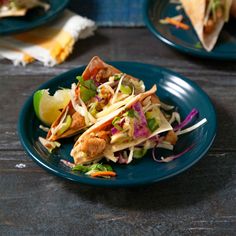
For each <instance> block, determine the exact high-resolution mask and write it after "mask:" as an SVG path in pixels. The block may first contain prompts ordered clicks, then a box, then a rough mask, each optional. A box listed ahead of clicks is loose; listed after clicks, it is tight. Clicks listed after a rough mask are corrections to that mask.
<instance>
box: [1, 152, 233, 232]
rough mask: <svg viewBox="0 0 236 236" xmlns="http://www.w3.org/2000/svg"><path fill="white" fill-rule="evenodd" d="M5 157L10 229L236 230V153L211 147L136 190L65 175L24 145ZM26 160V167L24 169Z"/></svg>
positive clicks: (4, 198)
mask: <svg viewBox="0 0 236 236" xmlns="http://www.w3.org/2000/svg"><path fill="white" fill-rule="evenodd" d="M6 154H7V155H6ZM0 161H1V169H0V171H1V187H2V189H4V191H3V192H1V196H0V200H1V204H2V206H1V210H2V212H3V215H2V217H3V218H2V219H1V226H0V227H1V230H2V231H1V232H2V233H3V235H5V234H7V233H9V234H11V233H14V232H15V230H18V231H19V232H20V233H21V234H27V235H32V234H33V235H34V234H36V235H37V234H40V233H43V232H44V234H54V233H55V234H59V235H64V234H67V233H68V230H69V232H70V234H76V233H78V232H81V233H85V235H92V234H95V235H97V234H98V232H97V230H98V229H99V234H98V235H120V234H122V235H123V234H124V235H144V234H145V235H153V234H154V235H156V234H157V235H159V234H160V233H161V235H166V234H168V235H189V234H194V235H195V234H196V235H212V232H214V235H220V234H222V233H224V234H226V235H233V232H234V230H235V225H236V216H235V212H236V206H235V197H234V196H233V195H232V193H233V192H234V190H235V174H236V172H235V170H236V153H235V152H234V153H224V152H215V153H210V154H209V155H208V156H207V157H206V158H204V159H202V160H201V161H200V162H199V163H198V164H197V165H196V166H194V167H193V168H191V169H190V170H188V171H186V172H184V173H183V174H181V175H179V176H176V177H174V178H172V179H170V180H168V181H165V182H162V183H158V184H154V185H151V186H146V187H139V188H129V189H122V188H120V189H103V188H95V187H90V186H85V185H81V184H76V183H73V182H69V181H66V180H62V179H61V178H58V177H55V176H53V175H50V174H48V173H46V171H44V170H42V169H41V168H39V167H38V166H37V165H36V164H34V163H32V162H31V161H30V160H29V158H28V157H27V156H25V154H24V153H23V152H22V151H18V152H16V151H14V152H7V153H6V152H0ZM19 163H23V164H25V165H26V167H25V168H23V169H17V168H16V167H15V165H16V164H19ZM224 163H227V165H224ZM9 183H11V185H9ZM9 209H14V210H11V211H10V210H9Z"/></svg>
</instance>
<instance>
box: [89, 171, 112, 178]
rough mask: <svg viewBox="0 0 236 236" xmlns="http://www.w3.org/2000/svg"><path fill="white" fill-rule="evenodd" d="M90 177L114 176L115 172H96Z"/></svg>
mask: <svg viewBox="0 0 236 236" xmlns="http://www.w3.org/2000/svg"><path fill="white" fill-rule="evenodd" d="M91 176H92V177H103V176H111V177H114V176H116V172H114V171H98V172H94V173H92V174H91Z"/></svg>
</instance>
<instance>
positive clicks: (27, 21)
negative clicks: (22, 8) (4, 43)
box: [0, 0, 69, 35]
mask: <svg viewBox="0 0 236 236" xmlns="http://www.w3.org/2000/svg"><path fill="white" fill-rule="evenodd" d="M47 2H48V3H49V4H50V9H49V10H48V11H47V12H45V11H44V10H43V9H42V8H40V7H37V8H34V9H31V10H29V11H28V12H27V14H26V15H25V16H23V17H7V18H2V19H0V35H9V34H15V33H20V32H24V31H27V30H30V29H33V28H35V27H38V26H41V25H43V24H45V23H47V22H49V21H50V20H53V19H54V18H55V17H57V16H58V14H59V13H61V12H62V11H63V10H64V9H65V8H66V6H67V4H68V3H69V0H48V1H47Z"/></svg>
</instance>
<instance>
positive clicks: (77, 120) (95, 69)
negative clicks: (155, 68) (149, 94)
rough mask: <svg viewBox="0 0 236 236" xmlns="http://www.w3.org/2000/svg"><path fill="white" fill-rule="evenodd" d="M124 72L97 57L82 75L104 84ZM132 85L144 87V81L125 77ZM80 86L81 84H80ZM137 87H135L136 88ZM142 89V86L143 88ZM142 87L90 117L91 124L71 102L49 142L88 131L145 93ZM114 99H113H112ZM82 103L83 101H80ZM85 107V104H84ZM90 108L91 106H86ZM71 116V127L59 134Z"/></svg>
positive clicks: (76, 92)
mask: <svg viewBox="0 0 236 236" xmlns="http://www.w3.org/2000/svg"><path fill="white" fill-rule="evenodd" d="M121 73H122V72H121V71H120V70H118V69H116V68H115V67H113V66H111V65H108V64H106V63H105V62H104V61H102V60H101V59H100V58H99V57H97V56H95V57H93V58H92V60H91V61H90V62H89V64H88V66H87V67H86V69H85V71H84V72H83V74H82V77H83V79H84V80H85V81H86V80H90V79H92V80H94V81H95V83H99V84H104V83H106V82H108V79H109V78H110V77H111V76H114V75H117V74H121ZM124 80H127V81H129V82H131V83H132V84H137V83H138V85H141V84H142V85H143V83H142V81H139V80H138V79H136V78H134V77H132V76H130V75H125V79H124ZM78 85H79V83H78ZM78 85H77V87H76V88H75V94H76V95H77V96H78V97H80V95H79V94H80V91H79V86H78ZM134 87H135V86H134ZM141 87H142V86H141ZM141 87H140V90H139V89H135V91H134V94H133V95H131V96H128V97H126V98H124V99H123V100H121V101H118V102H115V103H114V104H112V105H111V104H110V103H108V104H107V105H106V106H105V107H103V109H102V111H100V112H99V113H97V114H96V115H95V117H91V115H90V114H88V115H90V117H91V119H92V121H91V123H90V124H88V123H86V120H85V116H84V114H82V112H81V113H79V112H78V111H76V110H75V107H74V106H73V101H72V99H71V101H70V102H69V104H68V105H67V106H66V107H65V108H64V109H63V111H62V113H61V114H60V116H59V117H58V118H57V119H56V121H55V122H54V123H53V124H52V125H51V128H50V130H49V132H48V134H47V140H49V141H55V140H58V139H61V138H67V137H71V136H74V135H76V134H77V133H78V132H80V131H81V130H84V129H87V128H88V127H89V126H90V125H93V124H94V123H96V122H97V121H98V120H100V119H102V118H103V117H105V116H107V115H109V113H111V112H113V111H114V110H117V109H119V108H120V107H122V106H124V105H125V104H126V103H127V102H128V101H129V100H130V99H131V98H132V97H134V96H135V94H138V93H140V92H144V89H145V88H144V85H143V88H141ZM111 99H112V98H111ZM80 102H81V101H80ZM84 105H85V104H84ZM85 106H86V107H88V106H89V105H85ZM67 114H68V115H70V116H71V119H72V122H71V125H70V127H69V128H68V129H67V130H66V131H65V132H63V133H61V132H58V131H59V129H60V127H61V126H62V122H63V120H65V118H66V116H67Z"/></svg>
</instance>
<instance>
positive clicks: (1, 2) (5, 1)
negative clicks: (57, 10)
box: [0, 0, 50, 18]
mask: <svg viewBox="0 0 236 236" xmlns="http://www.w3.org/2000/svg"><path fill="white" fill-rule="evenodd" d="M34 7H42V8H44V10H45V11H47V10H48V9H49V8H50V6H49V4H47V3H45V2H42V1H40V0H0V18H3V17H11V16H24V15H25V14H26V13H27V11H28V10H29V9H31V8H34Z"/></svg>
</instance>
